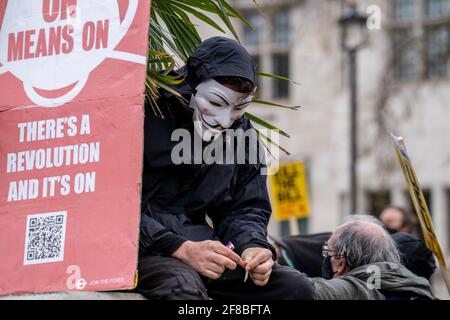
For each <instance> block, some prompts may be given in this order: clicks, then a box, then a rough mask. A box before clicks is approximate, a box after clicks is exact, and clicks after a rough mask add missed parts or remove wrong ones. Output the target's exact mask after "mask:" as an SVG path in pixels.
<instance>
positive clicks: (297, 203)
mask: <svg viewBox="0 0 450 320" xmlns="http://www.w3.org/2000/svg"><path fill="white" fill-rule="evenodd" d="M269 181H270V193H271V200H272V209H273V212H274V213H275V218H276V219H277V220H279V221H284V220H289V219H292V218H306V217H308V216H309V215H310V211H309V202H308V189H307V184H306V175H305V168H304V165H303V163H302V162H300V161H299V162H293V163H288V164H282V165H280V166H279V169H278V172H277V173H276V174H274V175H269Z"/></svg>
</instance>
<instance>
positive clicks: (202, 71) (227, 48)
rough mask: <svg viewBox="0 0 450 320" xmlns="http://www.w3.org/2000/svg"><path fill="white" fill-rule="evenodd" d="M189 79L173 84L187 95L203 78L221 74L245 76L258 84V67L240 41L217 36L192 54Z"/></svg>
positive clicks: (182, 70) (206, 41)
mask: <svg viewBox="0 0 450 320" xmlns="http://www.w3.org/2000/svg"><path fill="white" fill-rule="evenodd" d="M186 70H187V77H186V81H184V82H183V83H182V84H181V85H179V86H175V87H173V89H175V90H176V91H178V92H179V93H180V94H182V95H183V96H190V95H191V94H193V93H194V91H195V88H196V87H197V86H198V85H199V84H200V83H201V82H203V81H205V80H208V79H211V78H214V77H219V76H228V77H241V78H244V79H247V80H249V81H250V82H251V83H252V84H253V85H255V66H254V64H253V60H252V57H251V56H250V54H249V53H248V52H247V50H245V48H244V47H242V46H241V45H240V44H239V43H238V42H236V41H235V40H233V39H229V38H225V37H213V38H209V39H207V40H205V41H203V42H202V43H201V44H200V45H199V46H198V48H197V49H195V51H194V52H193V53H192V55H191V56H190V57H189V59H188V61H187V63H186V66H184V67H183V68H181V69H179V70H178V71H177V73H181V72H185V71H186Z"/></svg>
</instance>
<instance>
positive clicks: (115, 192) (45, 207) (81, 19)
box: [0, 0, 150, 295]
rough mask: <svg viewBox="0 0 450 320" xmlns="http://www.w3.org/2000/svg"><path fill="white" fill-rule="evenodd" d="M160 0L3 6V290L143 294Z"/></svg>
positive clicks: (34, 0)
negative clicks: (144, 175)
mask: <svg viewBox="0 0 450 320" xmlns="http://www.w3.org/2000/svg"><path fill="white" fill-rule="evenodd" d="M149 14H150V0H0V252H1V258H0V295H6V294H15V293H28V292H53V291H67V290H87V291H102V290H113V289H125V288H132V287H134V282H135V274H136V267H137V254H138V225H139V217H140V214H139V212H140V183H141V170H142V168H141V166H142V148H143V117H144V111H143V102H144V96H143V92H144V83H145V82H144V81H145V75H146V55H147V43H148V38H147V37H148V25H149Z"/></svg>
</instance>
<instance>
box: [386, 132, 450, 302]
mask: <svg viewBox="0 0 450 320" xmlns="http://www.w3.org/2000/svg"><path fill="white" fill-rule="evenodd" d="M391 137H392V141H393V143H394V148H395V153H396V154H397V159H398V161H399V163H400V167H401V168H402V172H403V176H404V178H405V181H406V185H407V187H408V192H409V195H410V197H411V202H412V204H413V206H414V210H415V212H416V214H417V217H418V219H419V223H420V228H421V230H422V233H423V238H424V241H425V245H426V246H427V248H428V249H430V250H431V251H432V252H433V254H434V255H435V256H436V259H437V261H438V264H439V268H440V269H441V272H442V275H443V277H444V281H445V284H446V286H447V290H448V292H449V294H450V277H449V274H448V270H447V264H446V262H445V258H444V255H443V253H442V249H441V246H440V245H439V241H438V239H437V237H436V232H435V231H434V226H433V221H432V219H431V215H430V211H429V210H428V205H427V203H426V201H425V197H424V195H423V192H422V189H421V188H420V184H419V180H418V179H417V176H416V173H415V171H414V168H413V166H412V164H411V161H410V159H409V156H408V153H407V152H406V145H405V142H404V140H403V138H402V137H396V136H394V135H393V134H391Z"/></svg>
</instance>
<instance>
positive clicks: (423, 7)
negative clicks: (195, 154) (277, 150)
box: [201, 0, 450, 253]
mask: <svg viewBox="0 0 450 320" xmlns="http://www.w3.org/2000/svg"><path fill="white" fill-rule="evenodd" d="M231 2H232V3H233V4H234V6H235V7H236V8H238V9H239V11H240V12H241V13H242V14H243V15H244V16H245V17H246V18H247V20H248V21H249V22H250V23H251V24H252V25H253V26H254V28H255V30H252V29H250V28H248V27H246V26H245V25H243V24H239V23H238V24H237V30H238V33H239V34H240V37H241V40H242V43H243V44H244V45H245V46H246V48H247V49H248V50H249V52H250V53H251V54H252V55H253V57H254V59H255V62H256V63H257V64H258V69H259V70H262V71H264V72H268V73H274V74H279V75H282V76H287V77H289V78H290V79H291V80H293V81H296V82H299V83H301V85H296V84H294V83H289V82H285V81H279V80H273V79H271V78H267V77H259V79H258V86H259V97H260V98H261V99H266V100H272V101H279V102H281V103H285V104H289V105H301V106H302V108H301V109H300V110H299V111H290V110H286V111H285V110H281V109H280V110H277V111H276V112H275V111H274V109H273V108H271V107H264V106H259V105H258V106H252V107H251V108H252V109H251V110H252V112H254V113H255V114H257V115H259V116H261V117H262V118H264V119H266V120H269V121H271V122H272V123H274V124H276V125H277V126H279V127H281V128H282V129H284V130H285V131H287V132H288V133H289V134H290V135H291V138H290V139H283V140H281V142H282V145H283V146H284V147H285V148H286V149H288V150H289V151H290V152H291V154H292V155H291V156H290V157H287V156H283V157H282V161H294V160H303V161H304V162H305V164H306V166H307V170H308V176H309V194H310V202H311V211H312V212H311V217H310V218H309V221H308V228H307V229H308V232H321V231H329V230H332V229H334V228H335V227H336V226H337V225H339V224H340V223H341V222H342V220H343V218H344V217H345V216H346V215H347V214H348V213H349V212H348V211H349V199H348V198H349V196H348V195H349V178H348V176H349V170H348V168H349V141H350V139H349V87H348V78H347V75H348V65H347V64H348V63H347V59H346V55H345V54H344V52H343V51H342V50H341V47H340V42H339V41H340V31H339V27H338V23H337V21H338V19H339V17H340V15H341V14H342V9H343V2H344V1H341V0H257V1H256V4H255V2H254V1H252V0H233V1H231ZM357 2H358V1H357ZM358 5H359V9H360V11H361V12H366V9H367V8H368V7H369V6H372V7H371V8H372V10H373V9H374V8H375V9H377V8H379V10H380V13H381V14H380V18H381V28H380V29H374V30H370V31H369V33H368V35H369V41H368V43H367V45H366V46H365V48H363V49H361V50H360V52H359V55H358V60H359V61H358V62H359V70H358V74H357V81H358V86H359V94H358V101H359V115H358V128H359V136H358V146H359V154H358V168H357V175H358V183H359V188H358V194H359V197H358V199H359V201H358V211H359V212H360V213H374V214H377V213H379V211H380V210H381V208H382V207H383V206H385V205H388V204H393V205H397V206H404V207H407V208H411V204H410V201H409V198H408V194H407V191H406V186H405V183H404V180H403V176H402V173H401V170H400V167H399V165H398V163H397V160H396V158H395V154H394V150H393V148H392V145H391V142H390V133H391V132H393V133H395V134H396V135H401V136H403V137H404V138H405V141H406V145H407V148H408V151H409V153H410V156H411V158H412V162H413V165H414V167H415V169H416V173H417V175H418V178H419V181H420V182H421V185H422V188H423V190H424V191H425V196H426V198H427V201H428V205H429V207H430V210H431V213H432V216H433V220H434V222H435V227H436V229H437V230H436V231H437V234H438V237H439V240H440V242H441V244H442V246H443V249H444V250H445V252H447V253H449V252H450V0H372V1H367V0H366V1H359V2H358ZM374 5H375V6H376V7H373V6H374ZM371 12H373V11H371ZM201 35H202V36H203V37H208V36H212V35H217V32H212V30H208V29H201ZM270 232H271V233H274V234H276V233H279V232H280V228H279V225H278V224H277V223H276V222H272V223H271V228H270Z"/></svg>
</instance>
